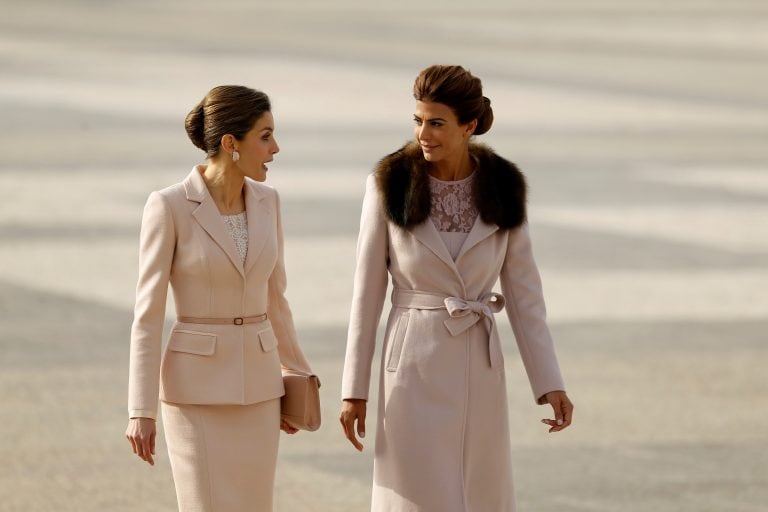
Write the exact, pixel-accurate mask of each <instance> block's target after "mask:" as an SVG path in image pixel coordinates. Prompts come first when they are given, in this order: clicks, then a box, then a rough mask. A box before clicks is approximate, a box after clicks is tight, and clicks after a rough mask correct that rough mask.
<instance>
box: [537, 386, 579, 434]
mask: <svg viewBox="0 0 768 512" xmlns="http://www.w3.org/2000/svg"><path fill="white" fill-rule="evenodd" d="M544 398H546V399H547V402H549V405H551V406H552V410H553V411H554V413H555V419H554V420H552V419H546V418H545V419H543V420H541V422H542V423H544V424H545V425H549V426H550V427H551V428H550V429H549V431H550V432H560V431H561V430H563V429H564V428H567V427H568V426H569V425H570V424H571V418H572V417H573V403H571V400H570V399H569V398H568V395H566V394H565V391H550V392H549V393H547V394H546V395H544Z"/></svg>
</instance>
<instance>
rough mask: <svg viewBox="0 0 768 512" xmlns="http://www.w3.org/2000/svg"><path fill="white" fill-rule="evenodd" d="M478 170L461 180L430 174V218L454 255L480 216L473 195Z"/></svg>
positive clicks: (454, 255)
mask: <svg viewBox="0 0 768 512" xmlns="http://www.w3.org/2000/svg"><path fill="white" fill-rule="evenodd" d="M474 183H475V173H474V172H473V173H472V174H470V175H469V176H467V177H466V178H464V179H462V180H457V181H442V180H439V179H437V178H435V177H433V176H430V177H429V191H430V194H431V197H432V206H431V211H430V215H429V216H430V219H431V220H432V223H433V224H434V225H435V228H437V231H438V232H439V233H440V237H441V238H442V239H443V242H444V243H445V245H446V247H447V248H448V252H449V253H451V256H452V257H453V259H456V257H457V256H458V255H459V252H460V251H461V246H462V245H464V241H465V240H466V239H467V236H468V235H469V232H470V231H471V230H472V226H474V225H475V220H476V219H477V216H478V211H477V207H476V206H475V202H474V200H473V197H472V189H473V187H474Z"/></svg>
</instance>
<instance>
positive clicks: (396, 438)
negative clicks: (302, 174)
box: [340, 66, 573, 512]
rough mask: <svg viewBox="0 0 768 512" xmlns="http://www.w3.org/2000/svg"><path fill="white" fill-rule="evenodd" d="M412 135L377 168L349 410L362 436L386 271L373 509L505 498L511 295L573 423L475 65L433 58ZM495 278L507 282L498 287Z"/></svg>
mask: <svg viewBox="0 0 768 512" xmlns="http://www.w3.org/2000/svg"><path fill="white" fill-rule="evenodd" d="M413 95H414V98H415V99H416V108H415V113H414V116H413V121H414V135H415V140H414V141H413V142H410V143H408V144H406V145H405V146H403V147H402V148H400V149H398V150H397V151H395V152H394V153H391V154H389V155H387V156H385V157H384V158H383V159H382V160H381V161H380V162H379V163H378V165H377V166H376V168H375V170H374V172H373V173H372V174H371V175H370V176H369V177H368V181H367V185H366V192H365V199H364V200H363V212H362V217H361V220H360V234H359V238H358V245H357V269H356V272H355V279H354V292H353V296H352V311H351V315H350V323H349V333H348V337H347V352H346V361H345V364H344V376H343V379H342V396H341V398H342V400H343V402H342V409H341V415H340V420H341V424H342V428H343V430H344V433H345V435H346V437H347V438H348V439H349V441H350V442H351V443H352V444H353V445H354V446H355V448H357V449H358V450H362V449H363V445H362V444H361V442H360V440H359V439H358V436H359V437H360V438H364V437H365V420H366V413H367V400H368V391H369V385H370V376H371V366H372V359H373V354H374V350H375V347H376V332H377V326H378V322H379V317H380V316H381V311H382V307H383V303H384V298H385V294H386V291H387V285H388V281H389V279H390V278H391V282H392V287H393V290H392V296H391V299H392V309H391V311H390V313H389V318H388V320H387V325H386V330H385V334H384V342H383V347H382V350H381V355H382V359H381V370H380V374H379V375H380V376H379V386H378V393H379V394H378V420H377V423H376V427H377V428H376V440H375V445H374V446H375V447H374V471H373V493H372V505H371V510H372V511H375V512H384V511H387V512H395V511H402V512H405V511H408V512H435V511H440V512H502V511H504V512H509V511H513V510H514V509H515V505H514V493H513V486H512V464H511V457H510V442H509V427H508V421H507V392H506V383H505V374H504V356H503V350H502V346H501V342H500V339H499V334H498V331H497V329H496V325H495V319H494V313H498V312H499V311H501V310H502V309H506V312H507V316H508V317H509V321H510V323H511V325H512V329H513V331H514V335H515V339H516V341H517V345H518V348H519V352H520V356H521V358H522V360H523V363H524V365H525V369H526V372H527V374H528V379H529V381H530V385H531V388H532V390H533V397H534V399H535V401H536V403H538V404H549V405H550V406H551V407H552V409H553V415H554V418H550V419H544V420H541V421H542V422H543V423H544V424H545V425H547V426H548V427H549V432H559V431H561V430H563V429H565V428H567V427H568V426H569V425H570V423H571V415H572V412H573V405H572V403H571V402H570V400H569V399H568V396H567V395H566V393H565V386H564V384H563V379H562V377H561V375H560V369H559V366H558V362H557V358H556V356H555V350H554V345H553V342H552V337H551V335H550V331H549V329H548V327H547V323H546V313H545V307H544V299H543V295H542V287H541V280H540V278H539V272H538V270H537V268H536V264H535V262H534V259H533V253H532V251H531V239H530V236H529V230H528V223H527V220H526V182H525V179H524V177H523V174H522V173H521V172H520V171H519V170H518V169H517V167H516V166H515V165H514V164H513V163H511V162H509V161H508V160H505V159H504V158H502V157H501V156H499V155H497V154H496V153H495V152H494V151H493V150H491V149H490V148H489V147H487V146H484V145H482V144H478V143H475V142H473V137H474V136H476V135H480V134H483V133H486V132H487V131H488V130H489V129H490V128H491V125H492V124H493V110H492V108H491V101H490V100H489V99H488V98H487V97H485V96H483V89H482V84H481V82H480V79H478V78H477V77H475V76H473V75H472V74H471V73H470V72H469V71H467V70H465V69H464V68H462V67H461V66H430V67H428V68H426V69H424V70H423V71H422V72H421V73H420V74H419V76H418V77H417V78H416V82H415V84H414V87H413ZM497 281H501V293H496V292H494V291H493V289H494V286H495V285H496V283H497Z"/></svg>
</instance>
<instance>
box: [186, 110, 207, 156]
mask: <svg viewBox="0 0 768 512" xmlns="http://www.w3.org/2000/svg"><path fill="white" fill-rule="evenodd" d="M204 102H205V100H203V101H201V102H200V103H198V104H197V105H196V106H195V108H193V109H192V110H191V111H190V112H189V114H187V117H186V118H185V119H184V128H185V129H186V130H187V135H188V136H189V140H191V141H192V144H194V145H195V146H197V147H198V148H200V149H202V150H203V151H205V152H208V148H207V147H206V144H205V107H204V106H203V103H204Z"/></svg>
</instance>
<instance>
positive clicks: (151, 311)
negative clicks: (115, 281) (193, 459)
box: [128, 192, 176, 418]
mask: <svg viewBox="0 0 768 512" xmlns="http://www.w3.org/2000/svg"><path fill="white" fill-rule="evenodd" d="M175 247H176V232H175V228H174V224H173V217H172V214H171V211H170V208H169V207H168V205H167V203H166V198H165V197H164V196H163V195H162V194H160V193H159V192H153V193H152V194H150V196H149V199H148V200H147V204H146V206H145V207H144V215H143V216H142V219H141V234H140V236H139V280H138V283H137V285H136V306H135V308H134V317H133V325H132V327H131V350H130V363H129V372H128V414H129V417H131V418H155V417H156V416H157V402H158V395H159V386H160V357H161V347H162V338H163V324H164V323H165V301H166V296H167V295H168V281H169V279H170V275H171V266H172V264H173V253H174V250H175Z"/></svg>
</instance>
